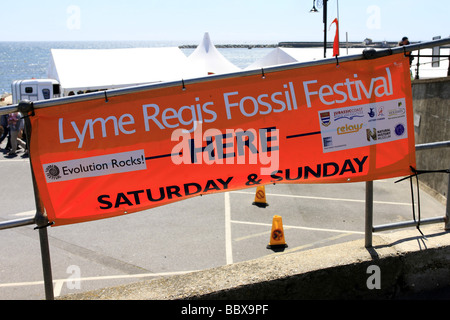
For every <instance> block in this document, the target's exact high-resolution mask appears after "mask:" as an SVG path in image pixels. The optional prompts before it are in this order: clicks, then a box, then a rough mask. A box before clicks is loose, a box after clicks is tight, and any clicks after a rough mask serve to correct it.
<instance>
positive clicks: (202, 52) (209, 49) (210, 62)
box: [188, 32, 241, 74]
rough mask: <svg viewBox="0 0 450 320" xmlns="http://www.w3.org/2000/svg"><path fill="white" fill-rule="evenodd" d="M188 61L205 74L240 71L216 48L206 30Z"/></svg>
mask: <svg viewBox="0 0 450 320" xmlns="http://www.w3.org/2000/svg"><path fill="white" fill-rule="evenodd" d="M188 61H189V63H190V65H191V66H192V67H194V68H196V69H198V70H203V71H204V72H206V73H207V74H223V73H231V72H238V71H241V69H240V68H239V67H237V66H235V65H234V64H232V63H231V62H230V61H229V60H228V59H227V58H225V57H224V56H223V55H222V54H221V53H220V52H219V50H217V48H216V47H215V46H214V44H213V43H212V42H211V39H210V37H209V34H208V32H206V33H205V34H204V36H203V40H202V42H201V43H200V45H199V46H198V47H197V48H196V49H195V50H194V52H192V53H191V54H190V55H189V57H188Z"/></svg>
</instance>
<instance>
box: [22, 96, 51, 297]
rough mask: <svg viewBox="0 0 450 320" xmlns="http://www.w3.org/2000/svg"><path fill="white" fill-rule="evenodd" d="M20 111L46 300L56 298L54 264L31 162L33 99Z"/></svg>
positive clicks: (45, 216) (26, 102) (25, 103)
mask: <svg viewBox="0 0 450 320" xmlns="http://www.w3.org/2000/svg"><path fill="white" fill-rule="evenodd" d="M18 108H19V111H20V112H21V113H22V116H24V121H25V132H26V137H27V148H28V154H29V155H30V169H31V179H32V182H33V189H34V201H35V204H36V215H35V218H34V220H35V223H36V225H37V227H36V228H35V229H38V230H39V242H40V246H41V259H42V270H43V276H44V289H45V298H46V300H54V298H55V297H54V293H53V277H52V266H51V260H50V246H49V243H48V233H47V227H48V219H47V215H46V214H45V210H44V207H43V205H42V202H41V198H40V195H39V190H38V187H37V183H36V177H35V175H34V170H33V166H32V163H31V161H32V160H31V148H30V147H31V134H32V130H31V121H30V118H29V117H30V113H32V112H33V103H32V102H31V101H21V102H20V103H19V107H18Z"/></svg>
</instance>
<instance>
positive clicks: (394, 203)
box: [231, 191, 411, 206]
mask: <svg viewBox="0 0 450 320" xmlns="http://www.w3.org/2000/svg"><path fill="white" fill-rule="evenodd" d="M231 192H232V193H241V194H253V195H254V194H255V193H254V192H246V191H231ZM266 196H271V197H288V198H301V199H313V200H327V201H347V202H360V203H365V202H366V200H359V199H342V198H326V197H314V196H299V195H295V194H278V193H266ZM373 203H377V204H391V205H399V206H410V205H411V203H406V202H390V201H375V200H374V201H373Z"/></svg>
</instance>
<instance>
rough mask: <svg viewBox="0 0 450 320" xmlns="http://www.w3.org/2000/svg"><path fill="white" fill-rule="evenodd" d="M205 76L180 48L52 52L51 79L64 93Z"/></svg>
mask: <svg viewBox="0 0 450 320" xmlns="http://www.w3.org/2000/svg"><path fill="white" fill-rule="evenodd" d="M202 76H206V73H205V72H204V71H203V70H198V69H197V70H196V69H194V68H193V67H192V66H190V65H189V64H188V61H187V57H186V55H185V54H184V53H183V52H182V51H181V50H180V49H179V48H177V47H164V48H130V49H87V50H85V49H52V50H51V58H50V66H49V69H48V78H50V79H56V80H58V81H59V82H60V84H61V87H62V88H63V90H64V91H66V92H68V91H78V90H95V89H111V88H116V87H124V86H131V85H136V84H143V83H155V82H161V81H172V80H181V79H188V78H195V77H202Z"/></svg>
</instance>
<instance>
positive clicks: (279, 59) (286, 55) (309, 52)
mask: <svg viewBox="0 0 450 320" xmlns="http://www.w3.org/2000/svg"><path fill="white" fill-rule="evenodd" d="M363 50H364V49H363V48H349V49H348V54H347V49H345V48H341V49H340V53H341V56H344V55H352V54H358V53H362V52H363ZM330 52H331V51H330ZM330 57H331V56H330V55H329V56H328V58H330ZM320 59H323V48H275V49H273V50H272V51H270V52H269V53H268V54H267V55H266V56H264V57H262V58H261V59H259V60H257V61H255V62H254V63H252V64H251V65H249V66H248V67H247V68H245V69H247V70H251V69H258V68H263V67H269V66H276V65H280V64H286V63H293V62H307V61H314V60H320Z"/></svg>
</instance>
